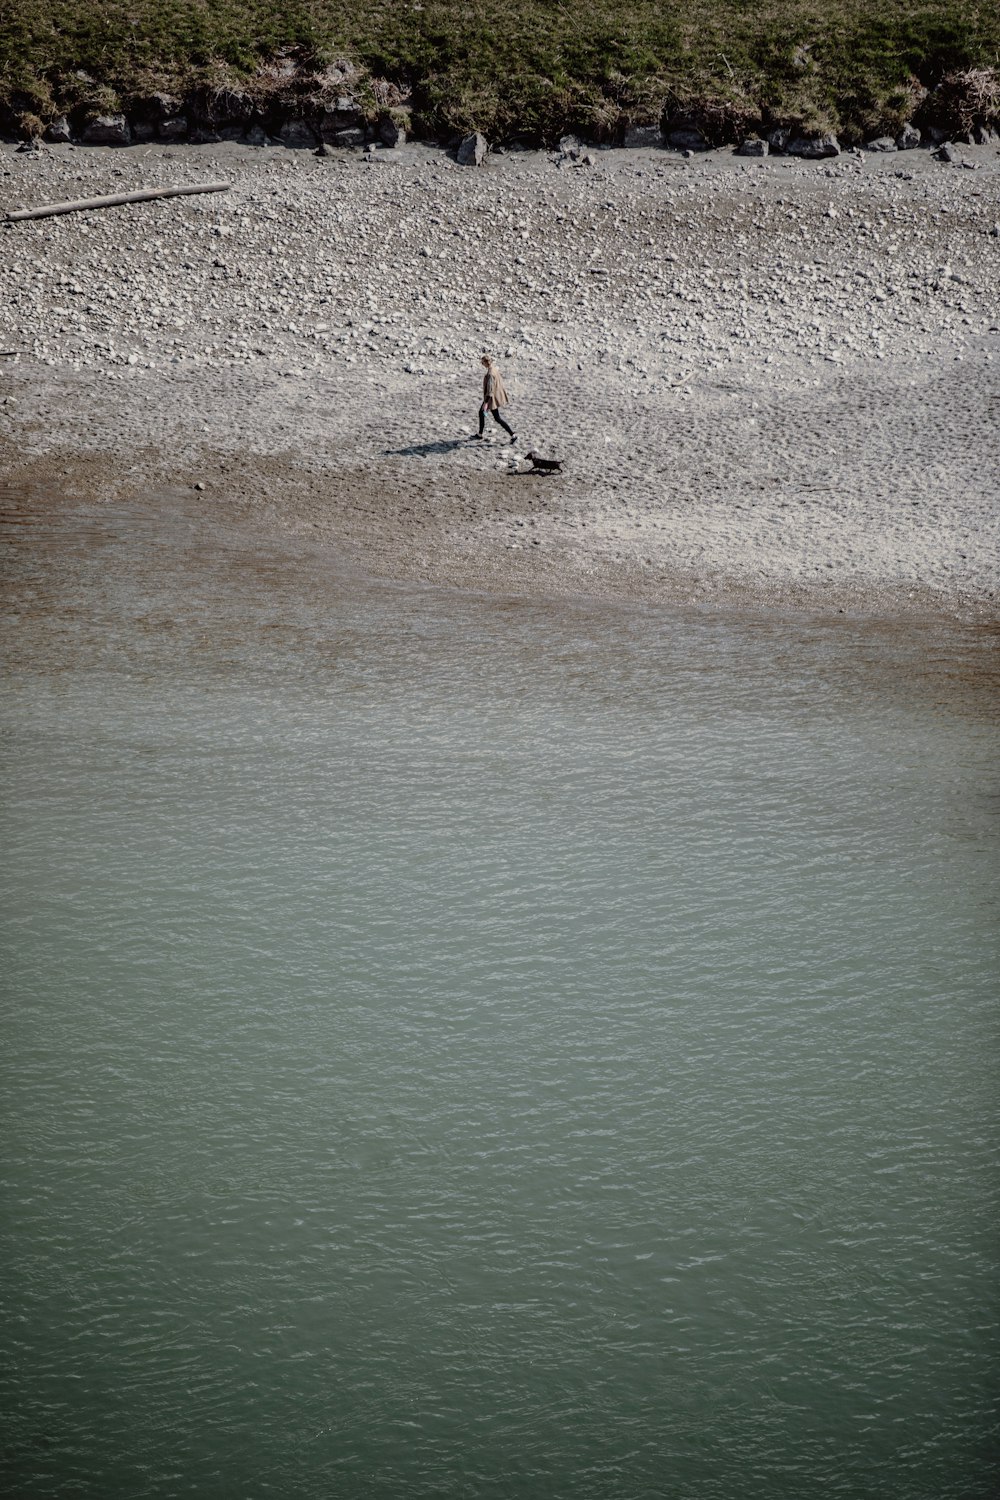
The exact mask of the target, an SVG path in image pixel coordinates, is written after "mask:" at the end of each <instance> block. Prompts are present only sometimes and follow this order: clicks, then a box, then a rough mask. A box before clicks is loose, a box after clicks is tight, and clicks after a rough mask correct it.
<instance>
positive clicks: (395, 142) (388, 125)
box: [378, 115, 406, 147]
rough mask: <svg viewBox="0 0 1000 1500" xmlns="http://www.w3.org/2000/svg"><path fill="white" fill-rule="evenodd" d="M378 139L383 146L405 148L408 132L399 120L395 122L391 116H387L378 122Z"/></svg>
mask: <svg viewBox="0 0 1000 1500" xmlns="http://www.w3.org/2000/svg"><path fill="white" fill-rule="evenodd" d="M378 138H379V140H380V141H381V142H382V144H383V146H389V147H396V146H405V145H406V130H405V129H404V127H403V126H402V125H401V124H400V123H399V121H398V120H394V119H393V118H392V116H391V115H387V116H386V117H385V118H384V119H382V120H379V122H378Z"/></svg>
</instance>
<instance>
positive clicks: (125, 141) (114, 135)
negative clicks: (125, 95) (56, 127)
mask: <svg viewBox="0 0 1000 1500" xmlns="http://www.w3.org/2000/svg"><path fill="white" fill-rule="evenodd" d="M80 139H81V140H82V141H83V143H84V145H86V146H128V145H129V144H130V143H131V140H132V132H131V130H130V129H129V123H128V121H127V120H126V118H125V116H124V115H98V116H97V119H96V120H91V122H90V124H89V125H88V126H87V128H86V129H85V130H84V132H83V135H82V136H81V137H80Z"/></svg>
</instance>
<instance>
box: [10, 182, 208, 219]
mask: <svg viewBox="0 0 1000 1500" xmlns="http://www.w3.org/2000/svg"><path fill="white" fill-rule="evenodd" d="M228 191H229V183H228V182H199V183H197V184H196V185H195V186H193V187H168V188H143V190H142V191H141V192H138V193H109V194H108V196H107V197H105V198H76V199H74V200H72V201H71V202H69V203H47V204H45V205H43V207H42V208H18V209H15V210H14V212H13V213H9V214H8V215H7V223H8V224H14V223H17V222H18V221H19V220H21V219H47V218H49V217H50V216H51V215H52V214H74V213H77V212H79V211H80V210H82V209H88V208H117V207H118V205H119V204H120V203H147V202H148V201H149V199H150V198H179V197H181V196H183V195H186V194H188V193H228Z"/></svg>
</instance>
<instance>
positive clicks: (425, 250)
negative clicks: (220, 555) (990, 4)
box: [0, 146, 1000, 619]
mask: <svg viewBox="0 0 1000 1500" xmlns="http://www.w3.org/2000/svg"><path fill="white" fill-rule="evenodd" d="M964 154H965V157H966V160H967V161H968V163H969V165H970V167H972V168H974V170H969V169H966V168H963V167H961V166H943V165H941V164H939V163H936V162H934V161H932V160H931V159H930V158H929V156H928V155H927V154H926V153H924V152H906V153H898V154H897V155H894V156H890V157H885V158H874V157H868V158H867V159H865V160H863V161H859V160H857V159H856V158H854V157H851V156H845V157H841V158H837V159H835V160H834V161H832V162H813V163H810V162H803V161H791V160H788V161H786V160H781V161H777V160H776V161H772V162H764V163H757V162H746V161H742V160H741V159H739V158H735V157H733V156H732V155H731V154H730V153H722V152H720V153H712V154H710V155H707V156H704V157H695V158H692V159H689V160H685V159H683V158H681V157H680V156H678V155H677V154H676V153H670V152H665V151H646V152H609V153H600V154H599V155H598V158H597V165H596V166H594V167H590V168H574V167H569V166H568V165H566V164H561V165H560V164H557V162H556V161H555V160H554V159H553V158H552V157H549V156H546V155H545V154H543V153H537V154H535V153H532V154H527V153H526V154H517V155H515V154H511V155H508V156H504V157H497V158H493V159H491V160H490V162H489V164H488V165H487V166H486V167H485V168H482V169H478V170H471V169H470V170H462V169H459V168H457V167H455V166H454V165H453V164H452V163H450V162H449V161H448V160H447V158H445V157H443V156H442V155H441V154H440V153H436V152H432V151H430V150H427V149H424V148H421V147H416V146H410V147H406V148H405V149H404V150H402V151H385V152H381V151H380V152H377V153H373V155H372V159H371V160H368V159H366V158H365V157H363V156H361V155H360V154H354V153H347V152H345V153H338V154H336V155H335V156H334V157H333V158H331V159H327V160H318V159H316V158H315V157H313V156H312V155H311V154H309V153H305V152H289V151H282V150H261V151H254V150H252V149H248V148H244V147H225V146H223V147H220V146H213V147H191V148H183V149H174V150H171V149H169V148H163V147H156V148H153V147H140V148H134V149H129V150H122V151H117V152H116V151H113V150H101V149H96V150H95V149H74V148H70V147H60V148H53V149H51V150H50V151H48V152H47V153H46V154H45V155H44V156H39V157H34V156H28V155H24V154H18V153H16V152H15V151H14V150H13V149H12V148H10V147H4V148H0V174H2V175H0V190H2V204H3V206H4V207H5V208H7V207H9V208H14V207H20V206H29V205H31V204H34V203H39V202H44V201H53V200H57V199H60V198H70V197H77V196H84V195H89V194H97V193H102V192H111V191H127V190H129V188H131V187H134V186H139V185H149V186H158V185H161V184H163V183H167V182H172V181H177V182H186V181H191V182H194V181H199V180H207V179H209V178H211V177H215V176H223V177H228V178H230V180H231V181H232V183H233V188H232V190H231V191H230V192H229V193H227V194H225V195H218V196H214V197H212V198H183V199H177V200H168V201H164V202H158V203H152V204H145V205H139V206H136V207H133V208H119V209H115V210H111V211H108V212H105V213H100V214H92V215H87V216H84V215H71V216H66V217H65V218H57V219H52V220H40V221H36V222H29V223H24V224H18V225H16V226H5V227H4V228H3V229H2V237H3V255H2V257H0V261H2V266H0V349H15V348H16V349H18V350H19V355H18V358H17V360H16V361H12V360H9V359H6V360H3V361H0V401H2V404H0V479H2V480H3V482H4V483H6V484H8V485H11V486H14V487H16V486H19V485H20V486H42V487H43V488H47V489H50V490H53V491H67V492H69V493H78V494H81V495H85V496H88V497H91V498H95V499H98V500H106V501H108V502H109V503H113V502H115V501H120V500H127V499H128V498H129V497H131V496H134V495H138V494H149V493H151V492H157V493H162V494H163V495H164V496H165V497H169V494H170V493H171V492H172V491H173V492H177V491H179V490H180V491H183V490H189V489H193V487H194V486H195V485H201V486H203V487H204V488H203V489H202V490H200V491H198V494H199V495H200V496H201V503H203V504H204V506H205V507H206V508H209V507H211V508H212V509H213V510H215V511H216V513H217V514H218V515H219V517H220V519H222V518H223V517H226V518H232V519H234V520H237V521H238V522H239V523H240V524H241V526H242V525H244V523H246V524H249V526H250V527H251V528H252V531H253V533H254V534H256V535H259V536H260V537H261V539H262V541H263V540H265V539H266V538H267V537H268V536H274V535H282V534H295V535H298V536H308V535H311V534H313V535H316V536H317V537H318V539H320V540H321V541H322V543H323V545H324V547H334V548H335V549H336V551H337V553H338V555H339V556H341V557H342V558H343V560H344V562H345V563H346V564H348V565H349V566H351V567H352V568H356V569H358V570H359V571H361V572H364V573H367V574H369V575H371V576H375V577H382V578H390V579H413V580H419V581H426V582H429V583H433V584H437V585H445V586H456V587H462V588H472V589H477V590H485V591H487V592H491V593H518V594H536V595H539V596H548V595H554V596H555V595H565V594H586V595H592V596H594V597H605V598H614V597H622V598H629V599H636V600H643V599H649V600H660V601H664V602H674V601H677V602H681V601H682V602H685V603H687V602H695V603H713V602H718V603H720V604H723V603H724V604H725V605H727V606H731V605H733V604H737V605H747V606H760V605H764V606H768V607H771V606H774V605H776V604H780V605H783V606H791V607H794V608H796V609H798V608H802V609H806V610H821V611H826V610H830V609H847V610H850V611H852V612H854V611H858V612H861V613H866V614H872V615H879V614H882V615H885V614H896V613H906V612H908V611H913V610H919V611H920V612H928V611H930V612H934V613H941V612H944V613H949V614H953V615H954V614H958V615H960V616H961V617H963V618H969V619H993V618H995V617H996V615H997V612H998V611H997V605H998V599H1000V592H998V590H1000V565H998V560H1000V505H998V504H997V474H998V472H1000V462H998V460H1000V431H998V415H1000V234H996V233H994V232H993V231H994V227H995V226H996V225H998V224H1000V156H998V154H997V152H996V150H995V148H978V149H973V148H970V149H968V150H966V152H965V153H964ZM483 349H487V350H490V351H491V352H493V353H495V354H496V356H497V357H498V359H499V361H500V363H501V365H502V368H503V370H504V373H505V378H506V379H507V383H508V385H509V387H510V388H511V391H512V394H513V396H514V401H515V405H514V409H513V421H514V423H515V426H516V428H517V430H518V433H519V442H518V444H517V445H516V447H515V448H513V449H512V448H510V447H509V446H508V445H506V443H503V444H501V443H500V442H499V441H495V442H493V443H490V444H478V443H474V442H470V441H468V439H469V435H470V434H471V432H472V431H473V430H474V427H475V410H476V403H477V389H478V357H479V354H480V352H481V351H482V350H483ZM532 447H534V448H536V449H538V450H540V451H543V452H546V453H552V454H554V455H556V456H559V457H562V458H564V459H565V461H566V473H565V475H564V476H562V477H560V478H558V479H553V480H545V479H538V478H535V477H532V476H529V475H521V474H520V473H516V472H513V470H512V462H513V459H514V458H515V457H516V456H517V455H521V454H523V453H524V452H526V451H527V449H528V448H532ZM164 503H169V499H168V498H165V501H164Z"/></svg>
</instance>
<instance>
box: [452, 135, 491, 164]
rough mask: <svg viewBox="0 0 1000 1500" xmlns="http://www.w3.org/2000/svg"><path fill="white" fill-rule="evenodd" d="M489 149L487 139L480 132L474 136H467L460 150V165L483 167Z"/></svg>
mask: <svg viewBox="0 0 1000 1500" xmlns="http://www.w3.org/2000/svg"><path fill="white" fill-rule="evenodd" d="M489 149H490V148H489V145H488V144H487V140H486V137H485V136H484V135H480V134H479V131H478V130H477V131H476V132H475V133H474V134H473V135H467V136H466V137H465V139H464V141H463V142H462V144H461V145H460V146H459V148H458V165H459V166H460V167H481V166H482V164H483V162H484V161H485V160H486V153H487V151H488V150H489Z"/></svg>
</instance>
